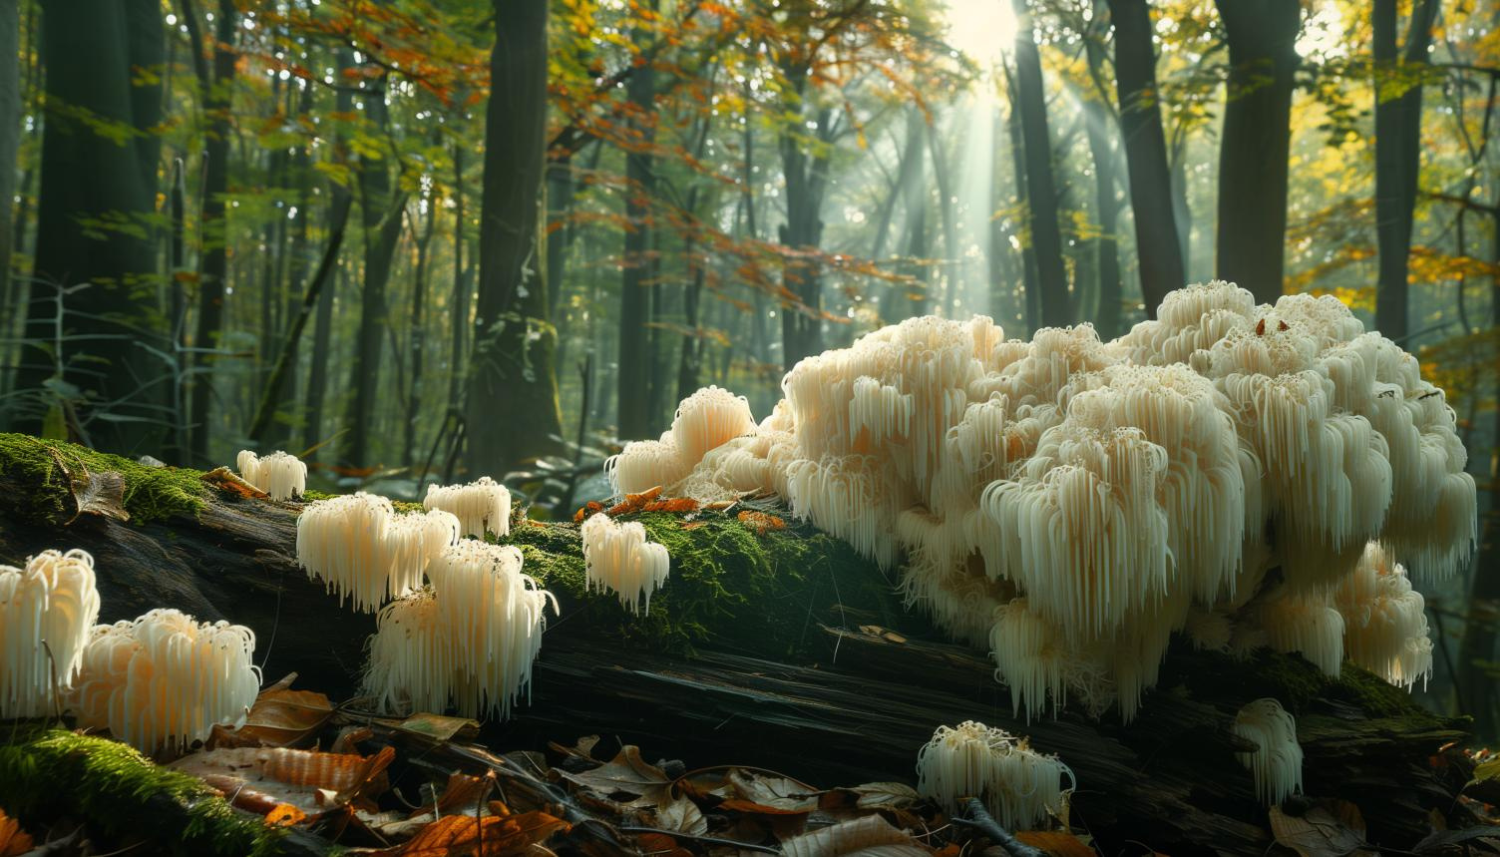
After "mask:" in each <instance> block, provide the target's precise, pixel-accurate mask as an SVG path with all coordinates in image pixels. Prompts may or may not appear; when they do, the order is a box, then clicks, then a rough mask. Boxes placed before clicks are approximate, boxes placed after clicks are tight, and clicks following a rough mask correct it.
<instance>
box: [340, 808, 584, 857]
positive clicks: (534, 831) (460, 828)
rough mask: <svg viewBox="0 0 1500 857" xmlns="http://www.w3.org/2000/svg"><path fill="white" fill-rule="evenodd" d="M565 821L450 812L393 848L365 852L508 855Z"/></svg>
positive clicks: (384, 855)
mask: <svg viewBox="0 0 1500 857" xmlns="http://www.w3.org/2000/svg"><path fill="white" fill-rule="evenodd" d="M567 829H568V823H567V822H566V821H563V820H562V819H560V818H554V817H553V816H550V815H548V814H547V813H545V812H528V813H526V814H525V815H511V816H504V817H500V816H493V815H491V816H486V817H485V818H480V819H475V818H474V817H473V816H466V815H450V816H448V817H447V818H443V819H440V820H438V821H434V822H433V823H432V824H429V825H427V826H426V827H424V828H422V831H421V832H420V833H418V834H417V835H416V836H415V837H413V838H412V839H411V841H410V842H407V843H406V844H405V845H402V846H400V847H397V848H387V849H385V850H382V851H371V852H367V853H368V854H370V855H373V857H460V855H462V857H512V855H518V854H523V853H526V852H527V851H528V850H529V849H530V848H531V846H533V845H536V844H538V843H541V842H545V841H546V840H547V838H548V837H550V836H551V835H552V834H554V833H557V832H558V831H562V830H567Z"/></svg>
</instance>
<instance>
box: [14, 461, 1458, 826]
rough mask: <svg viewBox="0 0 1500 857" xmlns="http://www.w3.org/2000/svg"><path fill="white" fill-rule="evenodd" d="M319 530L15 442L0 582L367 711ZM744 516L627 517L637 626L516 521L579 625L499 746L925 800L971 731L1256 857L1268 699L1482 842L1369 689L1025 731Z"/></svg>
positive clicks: (1195, 672)
mask: <svg viewBox="0 0 1500 857" xmlns="http://www.w3.org/2000/svg"><path fill="white" fill-rule="evenodd" d="M116 473H117V474H119V479H118V480H115V479H114V478H113V477H108V478H106V476H105V475H107V474H116ZM209 476H210V477H213V475H212V474H209ZM116 481H118V483H119V484H120V486H121V489H120V490H119V491H118V492H114V491H113V489H111V488H110V486H112V485H114V484H115V483H116ZM101 485H102V486H103V487H102V488H101V487H100V486H101ZM116 493H118V496H116ZM300 507H301V504H299V503H276V502H272V501H269V500H267V499H264V498H262V497H256V496H253V494H249V493H247V492H246V491H245V490H244V488H243V487H242V486H237V485H235V484H234V483H233V482H232V481H228V480H225V479H223V478H222V477H213V478H209V479H207V480H206V479H205V478H204V474H199V473H197V472H196V471H189V470H179V469H175V468H153V467H147V466H145V465H140V464H137V463H134V462H130V461H128V460H125V459H119V458H115V457H113V456H104V455H100V454H97V453H93V452H91V451H88V450H83V449H80V448H78V447H73V446H70V445H67V444H55V443H49V442H41V441H36V440H34V439H31V438H24V437H21V436H15V435H6V436H0V562H5V563H11V564H14V563H17V562H19V561H21V560H23V559H24V558H25V556H26V555H28V554H30V553H34V552H36V551H38V550H42V549H45V548H49V547H60V548H73V547H81V548H84V549H85V550H88V551H90V552H91V553H93V554H94V556H95V558H96V566H97V573H98V577H99V587H100V590H101V595H102V598H103V602H104V615H103V617H102V619H103V620H104V621H112V620H115V619H119V618H129V617H132V616H134V615H136V614H138V613H140V612H143V611H145V610H147V609H150V608H152V607H161V606H170V607H177V608H180V609H183V610H186V611H188V612H191V613H193V614H194V615H196V616H198V617H199V618H201V619H220V618H223V619H230V620H232V621H235V622H237V623H241V624H246V625H249V626H250V627H251V628H252V629H254V630H255V631H256V633H257V635H258V638H259V648H258V653H257V656H258V657H259V658H263V659H264V661H265V664H264V665H265V671H266V674H267V676H268V677H274V676H279V675H281V674H283V673H285V672H290V671H293V670H295V671H297V672H299V673H300V674H301V676H302V679H301V681H300V683H299V686H301V687H307V688H311V689H316V690H320V691H323V692H325V693H329V694H330V695H334V696H335V697H348V696H352V695H354V694H355V693H356V691H357V679H358V674H359V665H360V660H361V656H362V650H363V646H364V640H365V638H366V636H367V635H368V634H369V633H370V632H372V631H373V629H374V620H373V617H372V616H370V615H368V614H356V613H354V612H352V611H351V610H349V609H348V608H347V607H344V608H340V607H339V606H338V604H337V600H336V599H335V598H333V597H332V596H329V595H328V594H326V592H325V591H324V587H323V586H322V584H320V583H317V582H314V581H310V580H308V578H307V577H306V575H305V574H304V573H303V572H302V571H301V570H300V569H299V568H298V567H297V566H296V563H295V559H294V553H295V521H296V516H297V514H298V512H299V509H300ZM743 511H747V510H745V509H734V508H731V509H728V510H718V511H698V512H692V513H686V514H683V513H671V512H650V513H643V514H639V515H636V516H634V517H635V518H636V519H638V520H641V521H642V522H643V523H644V524H645V525H646V526H647V528H648V530H649V531H650V532H651V535H652V538H653V539H655V540H658V541H661V542H663V543H665V544H667V545H668V547H669V549H670V550H671V552H672V555H673V577H672V579H671V581H670V583H669V584H668V586H667V587H666V589H665V590H663V591H662V592H661V593H659V595H658V596H657V597H655V598H653V602H652V610H651V613H650V615H649V616H646V617H642V618H641V619H640V620H634V619H632V618H631V617H630V616H629V614H628V613H626V612H625V611H623V610H622V609H620V607H619V605H618V603H617V602H616V601H615V599H614V597H613V596H608V595H606V596H601V595H597V594H596V595H594V596H592V597H591V596H589V595H588V594H587V593H586V592H585V591H584V590H585V588H584V586H583V585H582V576H583V561H582V557H581V549H580V544H579V537H578V534H577V530H576V527H574V526H572V525H571V524H567V523H562V524H541V523H536V522H529V521H525V520H524V519H517V520H516V521H514V522H513V533H512V534H511V536H510V537H509V541H511V542H512V543H515V544H517V545H519V546H520V547H521V549H522V551H523V553H524V554H525V557H526V571H527V573H528V574H532V575H534V576H536V577H537V578H538V579H539V580H540V581H541V582H542V583H543V584H544V585H546V586H547V587H548V588H549V589H551V590H552V591H553V592H554V593H556V594H557V595H558V596H559V599H560V600H561V601H562V614H561V616H560V617H559V618H556V619H553V620H551V622H550V624H549V627H548V630H547V632H546V635H545V637H544V644H543V647H542V653H541V657H540V659H539V660H538V662H537V664H536V668H535V676H534V685H533V693H532V699H531V702H530V704H529V705H527V706H523V707H522V708H521V709H520V710H519V712H518V713H517V715H516V717H515V719H514V720H512V721H511V722H509V723H507V724H504V725H501V726H492V727H490V728H489V729H488V730H487V734H486V735H485V736H484V740H485V741H486V742H487V743H488V744H489V745H490V746H495V747H503V748H504V749H515V748H518V747H524V746H532V747H541V746H545V742H546V741H548V740H551V741H558V742H560V743H564V744H567V743H571V742H572V741H573V740H574V739H575V738H577V737H579V736H581V735H585V734H590V733H599V734H602V735H605V736H608V737H610V738H614V739H617V740H619V741H620V742H622V743H632V744H638V745H640V746H642V747H643V748H644V749H645V751H646V752H647V753H650V754H653V755H672V756H677V757H679V758H681V759H683V760H684V762H685V763H686V764H688V765H689V766H693V765H701V764H712V763H716V762H720V761H726V762H732V763H734V764H739V765H757V766H761V767H766V768H774V769H777V770H779V771H781V772H783V773H785V774H787V775H789V776H792V777H796V778H798V779H801V780H804V781H807V782H811V783H814V784H821V785H824V786H831V785H835V784H849V783H853V782H860V781H874V780H899V781H906V782H910V781H912V780H914V776H913V766H914V762H915V755H916V751H917V749H918V748H919V747H920V746H921V744H922V743H924V742H925V741H926V740H927V738H928V737H929V736H930V735H931V733H932V730H933V729H934V728H935V727H936V726H937V725H939V724H944V723H946V724H954V723H957V722H959V721H962V720H966V719H977V720H982V721H984V722H986V723H988V724H990V725H993V726H1000V727H1002V728H1005V729H1006V730H1008V731H1011V732H1013V733H1016V734H1024V735H1029V736H1031V738H1032V741H1033V743H1034V745H1035V746H1037V747H1038V748H1040V749H1041V750H1043V751H1046V752H1049V753H1057V754H1060V755H1061V756H1062V758H1063V760H1064V761H1065V762H1066V763H1067V764H1068V765H1070V766H1071V768H1072V769H1073V771H1074V773H1075V775H1076V777H1077V781H1078V790H1077V792H1076V793H1075V795H1074V797H1073V802H1072V817H1071V821H1072V823H1073V824H1074V826H1075V828H1078V829H1082V830H1084V831H1086V832H1088V833H1089V834H1091V835H1092V836H1094V838H1095V841H1096V843H1097V844H1098V845H1099V846H1100V847H1101V848H1103V849H1104V851H1105V852H1107V853H1115V852H1117V851H1118V850H1120V849H1121V848H1124V847H1126V844H1127V843H1131V842H1134V843H1143V844H1145V845H1146V846H1149V847H1150V848H1152V849H1154V850H1156V851H1159V852H1165V853H1172V854H1184V853H1200V852H1204V851H1209V850H1211V851H1216V852H1218V853H1233V854H1262V853H1264V852H1265V851H1266V849H1267V848H1268V847H1269V846H1270V845H1271V843H1272V841H1273V836H1272V833H1271V832H1270V830H1269V828H1268V822H1267V812H1266V809H1265V808H1264V807H1262V806H1260V805H1259V804H1258V803H1257V802H1256V800H1255V798H1254V794H1253V787H1252V783H1251V779H1250V776H1249V774H1248V773H1247V772H1246V771H1245V770H1244V769H1243V768H1242V767H1240V765H1239V764H1238V763H1237V762H1236V760H1235V759H1234V755H1233V754H1234V751H1235V750H1236V749H1241V750H1243V749H1246V747H1245V746H1244V742H1242V741H1240V740H1239V739H1236V738H1234V737H1233V736H1232V735H1231V734H1230V733H1229V731H1228V728H1227V727H1228V724H1229V722H1230V721H1231V720H1232V719H1233V716H1234V713H1235V711H1236V710H1237V709H1238V708H1239V707H1240V706H1241V705H1243V704H1244V703H1246V702H1248V701H1250V700H1253V699H1256V698H1259V697H1263V696H1274V697H1276V698H1278V699H1279V700H1281V702H1282V703H1283V705H1285V706H1286V708H1287V709H1288V710H1289V711H1292V712H1293V713H1294V714H1295V715H1296V716H1297V719H1298V721H1297V722H1298V735H1299V740H1300V741H1301V743H1302V746H1303V749H1304V752H1305V754H1306V763H1305V766H1304V767H1305V777H1306V791H1307V794H1308V795H1310V796H1313V797H1328V798H1340V799H1343V800H1346V801H1351V802H1353V803H1354V804H1355V805H1356V806H1358V807H1359V809H1360V811H1361V813H1362V815H1363V817H1364V819H1365V820H1366V822H1367V825H1368V832H1367V838H1368V841H1369V842H1370V843H1371V844H1379V845H1383V846H1386V847H1392V848H1401V849H1410V848H1411V847H1413V846H1414V845H1416V844H1417V843H1418V842H1419V841H1420V840H1421V839H1422V838H1423V837H1424V836H1426V835H1427V834H1428V833H1429V832H1430V831H1431V829H1432V821H1433V819H1435V818H1440V819H1442V820H1443V822H1444V823H1446V824H1448V825H1449V826H1452V827H1455V828H1456V827H1461V826H1467V825H1468V824H1471V823H1472V822H1473V820H1474V818H1473V816H1472V814H1471V813H1470V811H1469V810H1468V809H1467V807H1466V806H1465V804H1464V803H1463V802H1460V801H1458V800H1457V796H1458V793H1459V792H1460V791H1461V789H1462V788H1463V786H1464V784H1465V782H1466V781H1467V780H1468V779H1469V773H1470V771H1471V769H1472V765H1471V764H1469V763H1468V761H1467V759H1466V758H1465V757H1464V756H1463V755H1462V753H1460V752H1458V751H1457V750H1455V749H1453V745H1455V744H1456V743H1458V742H1462V741H1463V740H1465V739H1466V738H1467V733H1466V731H1465V724H1464V723H1463V722H1461V721H1455V720H1452V719H1449V718H1443V717H1439V716H1437V715H1434V714H1432V713H1430V712H1428V711H1426V710H1425V709H1423V708H1422V707H1421V706H1420V705H1418V704H1417V703H1416V702H1415V701H1413V699H1412V698H1411V697H1410V696H1409V695H1408V694H1407V693H1405V692H1403V691H1400V690H1397V689H1395V688H1392V687H1390V686H1388V685H1385V684H1384V683H1382V682H1380V681H1379V680H1377V679H1375V678H1374V677H1373V676H1371V675H1369V674H1368V673H1365V672H1363V671H1361V670H1359V669H1357V668H1354V667H1352V666H1349V665H1346V666H1345V672H1344V676H1343V677H1342V678H1340V679H1337V680H1331V679H1327V678H1325V677H1324V676H1322V675H1321V674H1320V673H1319V672H1318V671H1317V670H1316V669H1315V668H1314V667H1313V666H1312V665H1311V664H1308V663H1307V662H1305V661H1303V660H1302V659H1301V658H1299V657H1290V656H1284V655H1277V654H1274V653H1269V652H1264V653H1261V654H1258V655H1256V656H1255V657H1252V658H1250V659H1248V660H1234V659H1231V658H1230V657H1229V656H1227V655H1223V654H1217V653H1211V652H1195V651H1192V650H1191V649H1190V648H1189V647H1188V646H1186V645H1185V644H1184V645H1180V646H1178V647H1176V648H1174V651H1173V652H1172V653H1171V654H1170V655H1169V657H1168V659H1167V662H1166V664H1165V666H1164V667H1163V672H1162V678H1161V682H1160V684H1159V685H1158V687H1157V688H1156V689H1155V690H1154V691H1152V692H1150V693H1149V694H1148V695H1147V696H1146V698H1145V705H1144V708H1143V710H1142V712H1141V714H1140V715H1139V717H1138V718H1137V719H1136V720H1135V721H1134V722H1133V723H1131V724H1130V725H1128V726H1124V725H1121V724H1120V723H1119V722H1118V715H1117V713H1116V712H1114V711H1111V712H1109V713H1107V714H1106V715H1105V717H1104V718H1103V719H1102V720H1098V721H1096V720H1092V719H1090V718H1088V717H1086V716H1085V715H1083V714H1082V713H1081V712H1076V711H1069V710H1064V711H1062V712H1061V713H1060V714H1059V715H1058V716H1057V717H1056V718H1052V719H1041V720H1038V721H1036V722H1031V723H1027V722H1024V720H1018V719H1017V718H1016V717H1015V716H1014V715H1013V714H1012V706H1011V700H1010V695H1009V691H1008V690H1007V689H1006V688H1004V687H1003V686H1001V685H999V684H997V683H996V682H995V681H994V679H993V677H992V672H993V670H992V667H991V666H990V664H989V663H988V661H987V659H986V657H985V656H984V654H983V653H981V652H976V651H973V650H970V649H967V648H964V647H961V646H956V645H953V644H951V643H947V642H943V641H942V640H941V639H940V638H939V637H938V635H935V634H933V633H932V631H931V629H930V628H928V627H927V626H926V623H925V622H923V621H922V620H921V619H920V618H918V617H915V616H912V615H910V614H906V613H905V612H904V611H903V610H902V609H901V606H900V603H899V598H898V597H897V595H896V593H895V592H894V587H893V586H892V584H891V581H890V580H889V579H888V578H887V577H886V576H885V575H883V574H882V573H881V572H880V571H879V570H878V569H876V568H875V567H874V566H873V565H872V564H870V563H867V562H865V561H863V560H861V559H860V558H859V557H858V556H856V555H855V554H854V553H853V552H852V551H851V550H850V549H849V548H848V547H847V546H846V545H844V544H843V543H841V542H838V541H836V540H834V539H832V538H829V537H828V536H826V535H823V534H820V533H817V532H816V531H813V530H811V529H808V528H806V527H802V526H798V525H795V524H788V523H787V522H785V521H783V520H781V519H780V518H777V517H775V515H774V510H770V511H767V510H753V511H754V512H755V515H751V516H746V517H744V518H743V519H742V516H741V514H740V513H741V512H743ZM120 513H123V514H120ZM126 516H128V518H129V519H128V520H126V519H124V518H125V517H126ZM893 628H899V629H901V631H900V632H896V631H891V630H887V629H893ZM1284 809H1285V810H1286V811H1288V812H1292V811H1295V809H1296V805H1295V804H1294V803H1293V802H1289V804H1288V807H1286V808H1284ZM1433 813H1435V815H1434V814H1433Z"/></svg>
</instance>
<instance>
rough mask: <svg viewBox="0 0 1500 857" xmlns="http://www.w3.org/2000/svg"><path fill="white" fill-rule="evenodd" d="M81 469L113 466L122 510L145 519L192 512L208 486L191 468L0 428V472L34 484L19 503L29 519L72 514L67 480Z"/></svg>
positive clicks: (47, 520) (46, 520)
mask: <svg viewBox="0 0 1500 857" xmlns="http://www.w3.org/2000/svg"><path fill="white" fill-rule="evenodd" d="M84 471H87V472H89V473H105V472H110V471H113V472H115V473H119V474H120V475H121V476H122V477H124V479H125V511H127V512H129V513H130V520H131V523H134V524H145V523H149V522H151V521H156V520H160V519H162V518H168V517H171V516H173V515H179V514H196V513H197V512H198V511H199V510H201V509H202V508H203V503H204V498H205V496H207V494H208V492H209V491H210V490H212V489H210V488H209V486H208V485H206V484H205V483H204V482H203V481H202V480H201V479H200V478H199V477H200V476H201V475H202V474H201V473H200V472H199V471H197V470H189V469H187V468H180V467H150V466H148V465H145V464H140V463H138V462H135V461H132V460H130V459H128V458H123V457H121V456H118V455H110V454H109V453H105V452H98V451H96V450H92V449H89V448H88V447H84V446H79V445H77V444H72V443H66V442H64V441H57V440H41V439H39V438H35V437H31V436H30V435H24V434H0V476H3V477H4V478H5V479H6V480H8V481H11V482H14V483H15V484H17V485H21V486H36V490H35V491H34V492H33V494H32V496H31V498H30V500H29V502H28V503H27V504H25V508H26V509H27V510H28V517H30V518H31V520H32V522H33V523H38V524H46V525H53V526H56V525H60V524H63V523H65V522H67V521H68V520H69V519H70V518H72V517H73V513H74V508H75V507H74V502H73V497H72V493H71V491H72V486H71V482H70V480H69V477H68V475H67V474H72V475H73V477H74V478H75V479H76V478H78V477H79V476H80V475H81V474H82V473H83V472H84Z"/></svg>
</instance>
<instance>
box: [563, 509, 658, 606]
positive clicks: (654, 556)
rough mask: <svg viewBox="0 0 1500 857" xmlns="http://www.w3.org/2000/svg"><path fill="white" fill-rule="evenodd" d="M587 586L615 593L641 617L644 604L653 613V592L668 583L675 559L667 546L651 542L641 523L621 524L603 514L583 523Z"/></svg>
mask: <svg viewBox="0 0 1500 857" xmlns="http://www.w3.org/2000/svg"><path fill="white" fill-rule="evenodd" d="M580 529H581V530H582V535H583V557H584V563H585V569H584V571H585V578H584V581H585V583H584V585H585V586H586V587H587V588H588V589H589V590H591V591H592V590H594V589H598V590H600V591H610V592H615V593H617V594H618V595H619V596H620V604H621V606H624V607H627V608H629V609H630V612H632V613H635V614H636V615H640V612H641V607H642V605H643V604H644V606H645V609H646V613H647V614H648V615H649V614H650V613H651V593H653V592H655V591H656V590H658V589H660V588H661V587H662V586H663V585H664V584H666V582H667V575H668V574H670V573H671V570H672V557H671V555H670V554H668V553H667V548H666V546H665V545H660V544H657V543H655V542H651V541H647V539H646V528H645V527H644V526H642V525H641V524H640V523H639V522H637V521H631V522H629V523H625V524H621V523H619V522H618V521H615V520H613V519H612V518H610V517H609V516H608V515H606V514H604V513H603V512H598V513H596V514H594V515H593V516H591V517H590V518H589V519H588V520H587V521H584V522H583V526H582V527H581V528H580Z"/></svg>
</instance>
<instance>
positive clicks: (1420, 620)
mask: <svg viewBox="0 0 1500 857" xmlns="http://www.w3.org/2000/svg"><path fill="white" fill-rule="evenodd" d="M1333 600H1334V606H1335V607H1336V608H1337V609H1338V612H1339V613H1340V614H1341V615H1342V616H1343V619H1344V652H1345V654H1347V655H1348V657H1349V660H1351V661H1353V662H1355V663H1356V664H1359V665H1360V666H1362V667H1364V668H1365V669H1367V670H1370V671H1371V672H1373V673H1375V674H1376V675H1378V676H1380V677H1381V678H1383V679H1385V680H1386V681H1388V682H1390V683H1391V684H1394V685H1397V686H1399V687H1405V688H1408V689H1410V688H1411V687H1412V686H1413V685H1415V684H1416V683H1417V681H1418V680H1421V681H1422V683H1423V685H1424V686H1425V685H1426V683H1427V678H1428V676H1430V675H1432V639H1431V638H1430V637H1428V635H1427V613H1426V611H1425V608H1426V604H1425V602H1424V601H1423V599H1422V593H1420V592H1417V591H1415V590H1413V589H1412V588H1411V581H1409V580H1407V578H1406V569H1404V568H1402V567H1401V566H1400V565H1399V564H1397V563H1395V562H1392V561H1391V557H1390V553H1389V552H1388V551H1387V550H1386V549H1385V548H1383V547H1382V546H1380V545H1379V544H1377V543H1375V542H1371V543H1370V544H1368V545H1366V546H1365V553H1364V556H1363V557H1362V558H1361V559H1360V561H1359V565H1358V566H1357V567H1356V568H1355V569H1354V573H1353V574H1351V575H1349V576H1348V577H1346V578H1344V581H1343V583H1341V584H1340V585H1339V588H1338V589H1337V590H1336V591H1335V592H1334V595H1333Z"/></svg>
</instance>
